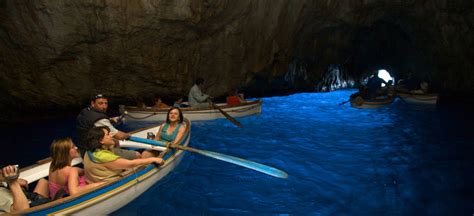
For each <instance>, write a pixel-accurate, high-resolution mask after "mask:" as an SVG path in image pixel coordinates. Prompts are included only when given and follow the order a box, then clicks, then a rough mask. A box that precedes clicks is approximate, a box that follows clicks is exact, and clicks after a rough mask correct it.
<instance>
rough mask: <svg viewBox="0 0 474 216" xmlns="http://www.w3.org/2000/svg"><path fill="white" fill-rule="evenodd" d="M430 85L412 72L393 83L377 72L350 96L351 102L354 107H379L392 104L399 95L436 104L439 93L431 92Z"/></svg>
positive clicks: (403, 97) (413, 101)
mask: <svg viewBox="0 0 474 216" xmlns="http://www.w3.org/2000/svg"><path fill="white" fill-rule="evenodd" d="M428 87H429V85H428V83H427V82H426V81H418V80H417V79H414V78H412V77H411V74H409V75H408V77H407V78H406V79H401V80H399V82H398V84H397V85H393V81H392V80H388V81H385V80H384V79H382V78H380V77H379V76H378V74H377V73H375V74H373V75H372V76H370V77H369V79H368V81H367V84H366V85H360V86H359V89H358V90H359V91H358V92H356V93H354V94H352V95H351V96H350V99H349V102H351V106H352V107H354V108H377V107H381V106H384V105H388V104H391V103H392V102H393V101H394V99H395V98H396V97H397V96H398V97H399V98H401V99H402V100H404V101H405V102H409V103H423V104H436V102H437V100H438V94H435V93H429V92H428V91H429V88H428Z"/></svg>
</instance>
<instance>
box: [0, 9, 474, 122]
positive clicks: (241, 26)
mask: <svg viewBox="0 0 474 216" xmlns="http://www.w3.org/2000/svg"><path fill="white" fill-rule="evenodd" d="M472 6H473V2H472V1H468V0H451V1H447V0H435V1H428V0H425V1H421V0H419V1H415V0H358V1H353V0H343V1H334V0H332V1H331V0H307V1H304V0H300V1H292V0H276V1H275V0H239V1H232V0H220V1H206V0H174V1H159V0H134V1H130V0H109V1H107V0H79V1H78V0H36V1H26V0H0V73H1V79H0V110H2V113H10V114H11V115H10V114H9V115H2V117H1V118H0V119H7V118H11V117H12V116H13V117H14V116H18V115H17V114H21V113H23V114H24V113H31V114H32V115H35V114H41V113H48V112H49V113H50V112H54V111H61V110H63V111H64V110H78V109H79V108H80V107H82V106H84V105H85V104H87V101H88V98H89V97H90V96H91V95H92V94H94V93H97V92H101V93H105V94H108V95H110V96H112V97H113V99H114V100H115V101H118V102H120V103H134V102H136V101H137V100H147V99H149V98H151V97H152V96H153V95H154V94H159V95H161V96H163V97H165V98H166V99H168V100H171V99H173V98H176V97H179V96H186V95H187V91H188V89H189V88H190V87H191V86H192V83H193V80H194V79H195V78H196V77H203V78H205V79H206V88H205V90H206V91H207V92H209V93H210V94H212V95H215V96H223V95H225V94H226V92H228V91H229V90H230V89H233V88H239V89H242V90H243V91H245V93H246V94H247V95H250V96H270V95H276V94H288V93H292V92H299V91H315V90H318V88H317V87H318V85H319V86H321V85H323V86H325V85H330V83H323V82H322V81H323V80H324V79H323V78H324V76H325V74H327V71H328V69H329V68H334V67H337V68H339V69H340V71H341V77H342V78H343V79H345V80H358V79H360V78H361V77H362V76H364V75H366V74H367V73H370V71H371V70H374V69H377V68H381V67H383V68H386V69H389V70H390V71H392V72H393V73H394V74H395V75H396V76H399V77H403V76H404V75H405V74H406V73H408V72H414V73H415V74H417V75H418V76H419V77H420V78H423V79H429V80H430V82H431V83H433V86H434V87H433V88H434V89H436V90H439V91H453V92H472V90H473V86H472V83H473V81H474V75H473V73H472V70H473V63H472V61H471V59H473V57H474V54H473V53H474V52H473V38H474V37H473V28H472V26H473V22H474V14H473V10H472V9H473V7H472ZM7 116H8V117H7Z"/></svg>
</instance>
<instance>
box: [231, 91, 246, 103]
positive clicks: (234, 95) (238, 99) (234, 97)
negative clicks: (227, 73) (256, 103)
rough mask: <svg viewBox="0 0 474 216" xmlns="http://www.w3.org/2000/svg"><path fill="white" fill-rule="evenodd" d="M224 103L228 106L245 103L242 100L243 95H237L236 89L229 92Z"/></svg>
mask: <svg viewBox="0 0 474 216" xmlns="http://www.w3.org/2000/svg"><path fill="white" fill-rule="evenodd" d="M226 101H227V104H228V105H238V104H241V103H245V102H246V101H245V99H244V94H243V93H239V92H238V91H237V89H234V90H233V91H231V92H229V96H227V98H226Z"/></svg>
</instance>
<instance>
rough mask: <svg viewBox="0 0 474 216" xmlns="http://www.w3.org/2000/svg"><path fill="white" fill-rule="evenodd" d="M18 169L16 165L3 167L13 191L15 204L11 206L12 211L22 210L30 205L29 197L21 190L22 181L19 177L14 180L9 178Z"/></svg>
mask: <svg viewBox="0 0 474 216" xmlns="http://www.w3.org/2000/svg"><path fill="white" fill-rule="evenodd" d="M16 169H18V168H17V167H15V166H6V167H4V168H3V169H2V172H3V175H4V176H5V177H6V178H5V179H6V180H7V183H8V187H9V188H10V191H11V192H12V196H13V205H12V206H11V211H12V212H13V211H22V210H25V209H27V208H29V207H30V204H29V203H28V199H26V196H25V193H23V191H22V190H21V186H20V183H19V182H18V178H16V179H13V180H8V177H10V176H15V175H16V172H17V170H16Z"/></svg>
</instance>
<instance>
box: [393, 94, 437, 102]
mask: <svg viewBox="0 0 474 216" xmlns="http://www.w3.org/2000/svg"><path fill="white" fill-rule="evenodd" d="M397 94H398V96H399V97H400V98H401V99H403V100H404V101H406V102H407V103H416V104H436V103H437V102H438V94H436V93H432V94H414V93H408V92H398V93H397Z"/></svg>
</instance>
